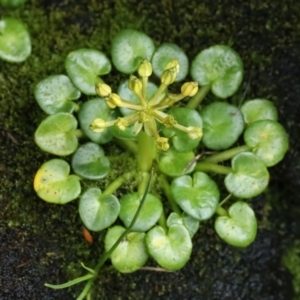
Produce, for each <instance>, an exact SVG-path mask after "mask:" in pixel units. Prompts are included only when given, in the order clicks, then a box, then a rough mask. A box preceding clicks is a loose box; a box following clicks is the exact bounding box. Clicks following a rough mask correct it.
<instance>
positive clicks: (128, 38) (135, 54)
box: [111, 29, 155, 74]
mask: <svg viewBox="0 0 300 300" xmlns="http://www.w3.org/2000/svg"><path fill="white" fill-rule="evenodd" d="M154 50H155V46H154V43H153V40H152V39H151V38H150V37H149V36H148V35H146V34H145V33H143V32H140V31H137V30H133V29H124V30H121V31H120V32H119V33H118V34H117V35H116V36H115V37H114V38H113V41H112V50H111V55H112V61H113V64H114V65H115V67H116V68H117V69H118V70H119V71H120V72H122V73H125V74H132V73H134V72H135V71H136V70H137V68H138V67H139V65H140V63H141V62H142V61H143V60H144V59H148V60H150V59H151V57H152V54H153V52H154Z"/></svg>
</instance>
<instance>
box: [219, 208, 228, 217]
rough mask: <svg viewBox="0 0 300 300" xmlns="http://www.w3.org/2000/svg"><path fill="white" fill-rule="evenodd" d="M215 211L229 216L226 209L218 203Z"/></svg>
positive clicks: (220, 214)
mask: <svg viewBox="0 0 300 300" xmlns="http://www.w3.org/2000/svg"><path fill="white" fill-rule="evenodd" d="M216 213H217V214H218V215H219V216H224V217H228V216H229V215H228V212H227V210H226V209H224V208H223V207H221V206H220V205H218V206H217V209H216Z"/></svg>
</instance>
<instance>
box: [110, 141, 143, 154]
mask: <svg viewBox="0 0 300 300" xmlns="http://www.w3.org/2000/svg"><path fill="white" fill-rule="evenodd" d="M115 141H116V142H117V144H118V145H119V146H121V147H122V148H123V149H125V150H127V151H129V152H131V153H133V154H135V155H136V154H137V153H138V146H137V144H136V143H135V142H132V141H129V140H121V139H115Z"/></svg>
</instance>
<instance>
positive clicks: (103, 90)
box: [96, 83, 111, 97]
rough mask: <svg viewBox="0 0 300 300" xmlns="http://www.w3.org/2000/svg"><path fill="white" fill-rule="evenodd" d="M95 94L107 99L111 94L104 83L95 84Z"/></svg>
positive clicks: (109, 88) (108, 87)
mask: <svg viewBox="0 0 300 300" xmlns="http://www.w3.org/2000/svg"><path fill="white" fill-rule="evenodd" d="M96 93H97V95H98V96H100V97H108V96H109V95H110V94H111V87H110V86H109V85H107V84H105V83H98V84H96Z"/></svg>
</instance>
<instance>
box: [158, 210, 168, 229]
mask: <svg viewBox="0 0 300 300" xmlns="http://www.w3.org/2000/svg"><path fill="white" fill-rule="evenodd" d="M158 225H159V226H160V227H162V228H163V229H164V231H165V232H166V233H167V232H168V226H167V220H166V216H165V213H164V212H162V213H161V215H160V217H159V219H158Z"/></svg>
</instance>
